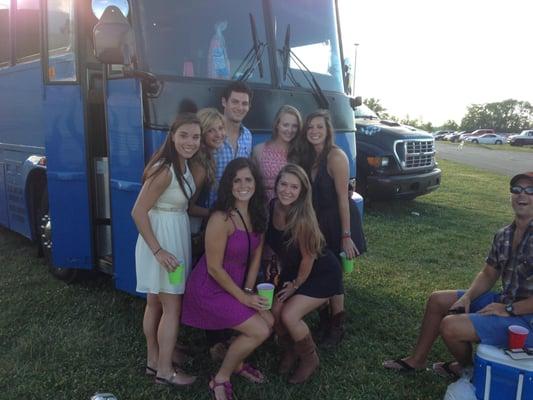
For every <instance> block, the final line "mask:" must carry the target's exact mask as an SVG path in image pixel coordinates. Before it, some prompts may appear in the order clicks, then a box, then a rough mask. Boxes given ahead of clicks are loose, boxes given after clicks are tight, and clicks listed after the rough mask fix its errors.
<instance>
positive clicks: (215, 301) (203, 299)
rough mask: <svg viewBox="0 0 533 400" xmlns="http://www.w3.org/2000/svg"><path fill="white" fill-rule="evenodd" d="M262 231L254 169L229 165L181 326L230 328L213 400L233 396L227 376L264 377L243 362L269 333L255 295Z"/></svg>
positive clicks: (240, 162) (246, 163)
mask: <svg viewBox="0 0 533 400" xmlns="http://www.w3.org/2000/svg"><path fill="white" fill-rule="evenodd" d="M265 228H266V210H265V206H264V191H263V187H262V184H261V177H260V174H259V172H258V171H257V167H256V166H255V164H254V163H252V162H251V161H250V160H249V159H247V158H236V159H235V160H233V161H230V163H229V164H228V165H227V167H226V169H225V170H224V174H223V175H222V178H221V180H220V185H219V188H218V194H217V202H216V203H215V206H214V210H213V213H212V214H211V216H210V217H209V221H208V223H207V229H206V248H205V254H204V255H203V256H202V258H200V261H199V262H198V264H197V265H196V267H195V268H194V270H193V271H192V273H191V276H190V278H189V281H188V282H187V289H186V290H185V296H184V299H183V316H182V321H183V323H184V324H186V325H189V326H193V327H196V328H200V329H209V330H220V329H229V328H231V329H233V330H235V331H237V332H238V334H239V335H238V336H237V337H236V338H235V340H233V341H232V343H231V345H230V346H229V348H228V350H227V353H226V354H225V356H224V359H223V361H222V365H221V366H220V368H219V370H218V371H217V373H216V374H215V376H213V378H212V379H211V380H210V382H209V389H210V391H211V393H212V395H213V398H216V399H219V400H224V399H229V398H232V397H233V388H232V385H231V382H230V379H231V375H232V374H237V375H240V376H242V377H243V378H245V379H247V380H249V381H252V382H254V383H262V382H264V380H265V377H264V375H263V374H262V373H261V372H260V371H259V370H258V369H256V368H255V367H253V366H252V365H250V364H248V363H246V362H245V361H244V360H245V359H246V357H248V355H250V354H251V353H252V352H253V351H254V350H255V349H256V348H257V347H258V346H259V345H260V344H261V343H263V341H265V340H266V339H267V338H268V337H269V336H270V334H271V329H272V325H273V322H274V318H273V317H272V314H271V313H270V312H269V311H267V310H266V308H267V307H266V305H267V304H268V299H265V298H263V297H260V296H258V295H256V294H254V293H253V286H254V284H255V281H256V279H257V273H258V271H259V261H260V257H261V250H262V248H263V232H264V231H265Z"/></svg>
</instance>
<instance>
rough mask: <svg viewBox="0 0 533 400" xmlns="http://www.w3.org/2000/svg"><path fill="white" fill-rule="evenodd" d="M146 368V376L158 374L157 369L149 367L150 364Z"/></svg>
mask: <svg viewBox="0 0 533 400" xmlns="http://www.w3.org/2000/svg"><path fill="white" fill-rule="evenodd" d="M144 368H145V372H144V373H145V375H146V376H156V375H157V369H155V368H152V367H149V366H148V365H147V366H146V367H144Z"/></svg>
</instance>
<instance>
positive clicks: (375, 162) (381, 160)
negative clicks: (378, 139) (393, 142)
mask: <svg viewBox="0 0 533 400" xmlns="http://www.w3.org/2000/svg"><path fill="white" fill-rule="evenodd" d="M366 161H367V163H368V165H370V166H371V167H374V168H385V167H388V166H389V157H367V158H366Z"/></svg>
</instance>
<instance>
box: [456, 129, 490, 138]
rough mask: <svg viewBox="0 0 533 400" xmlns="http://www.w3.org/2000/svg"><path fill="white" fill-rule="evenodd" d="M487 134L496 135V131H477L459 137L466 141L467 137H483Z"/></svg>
mask: <svg viewBox="0 0 533 400" xmlns="http://www.w3.org/2000/svg"><path fill="white" fill-rule="evenodd" d="M486 133H494V134H495V133H496V132H495V131H494V129H476V130H475V131H473V132H470V133H468V132H467V133H464V134H462V135H461V136H460V137H459V140H466V138H467V137H470V136H481V135H484V134H486Z"/></svg>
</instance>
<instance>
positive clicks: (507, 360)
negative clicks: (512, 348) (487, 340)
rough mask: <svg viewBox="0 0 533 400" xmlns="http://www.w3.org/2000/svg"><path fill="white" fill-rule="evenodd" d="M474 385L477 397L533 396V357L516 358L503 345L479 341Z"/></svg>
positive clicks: (532, 399) (522, 399)
mask: <svg viewBox="0 0 533 400" xmlns="http://www.w3.org/2000/svg"><path fill="white" fill-rule="evenodd" d="M474 386H475V387H476V397H477V399H478V400H533V358H528V359H523V360H514V359H512V358H511V357H510V356H508V355H507V354H505V352H504V350H503V349H499V348H497V347H494V346H488V345H485V344H480V345H479V346H478V347H477V351H476V356H475V358H474Z"/></svg>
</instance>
